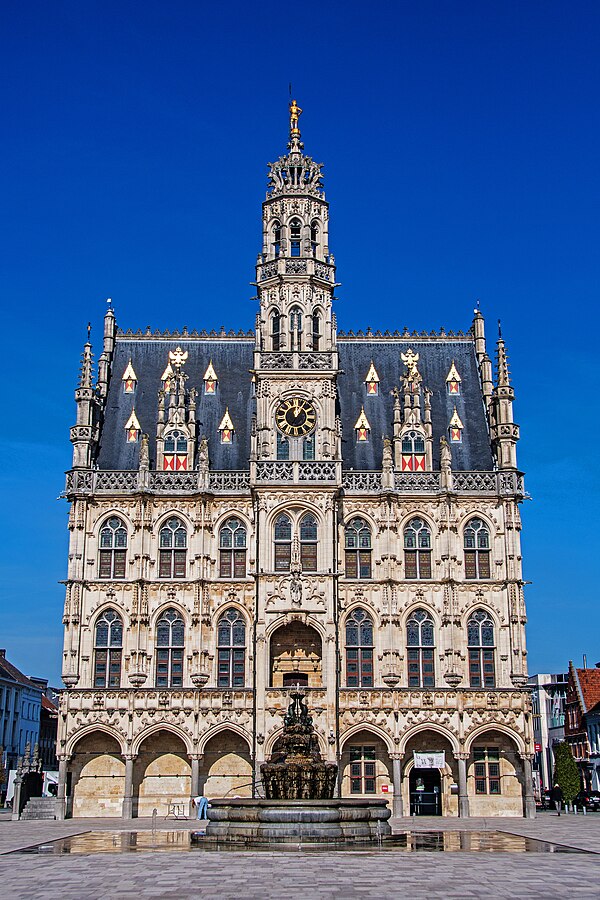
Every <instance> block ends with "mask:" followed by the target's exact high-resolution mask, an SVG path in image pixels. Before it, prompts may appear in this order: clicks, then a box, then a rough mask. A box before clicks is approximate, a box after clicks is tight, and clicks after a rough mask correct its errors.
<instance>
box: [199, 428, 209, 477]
mask: <svg viewBox="0 0 600 900" xmlns="http://www.w3.org/2000/svg"><path fill="white" fill-rule="evenodd" d="M198 468H199V469H200V471H201V472H205V471H206V470H207V469H208V441H207V439H206V437H205V436H204V435H202V437H201V438H200V444H199V446H198Z"/></svg>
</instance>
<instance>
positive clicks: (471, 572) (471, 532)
mask: <svg viewBox="0 0 600 900" xmlns="http://www.w3.org/2000/svg"><path fill="white" fill-rule="evenodd" d="M463 534H464V546H465V578H467V579H469V580H470V581H476V580H478V579H480V578H490V577H491V571H490V532H489V528H488V527H487V525H486V524H485V522H484V521H483V520H482V519H478V518H475V519H470V520H469V521H468V522H467V524H466V525H465V530H464V533H463Z"/></svg>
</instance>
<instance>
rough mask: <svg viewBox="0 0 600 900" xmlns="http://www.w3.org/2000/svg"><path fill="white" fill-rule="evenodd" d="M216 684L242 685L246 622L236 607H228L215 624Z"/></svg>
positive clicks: (243, 682) (222, 685) (225, 686)
mask: <svg viewBox="0 0 600 900" xmlns="http://www.w3.org/2000/svg"><path fill="white" fill-rule="evenodd" d="M217 657H218V659H217V668H218V671H217V686H218V687H220V688H231V687H244V686H245V677H246V671H245V669H246V623H245V621H244V619H243V618H242V616H241V615H240V614H239V612H238V611H237V610H236V609H228V610H227V612H225V613H224V614H223V615H222V616H221V618H220V619H219V623H218V625H217Z"/></svg>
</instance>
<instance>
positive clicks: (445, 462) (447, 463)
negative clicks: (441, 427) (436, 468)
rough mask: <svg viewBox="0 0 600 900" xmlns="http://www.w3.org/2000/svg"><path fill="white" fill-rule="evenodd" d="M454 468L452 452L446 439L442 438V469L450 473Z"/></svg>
mask: <svg viewBox="0 0 600 900" xmlns="http://www.w3.org/2000/svg"><path fill="white" fill-rule="evenodd" d="M451 468H452V451H451V449H450V445H449V443H448V441H447V440H446V438H445V437H443V436H442V437H441V438H440V469H441V470H442V472H449V471H450V470H451Z"/></svg>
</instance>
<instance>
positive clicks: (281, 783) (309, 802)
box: [192, 691, 391, 846]
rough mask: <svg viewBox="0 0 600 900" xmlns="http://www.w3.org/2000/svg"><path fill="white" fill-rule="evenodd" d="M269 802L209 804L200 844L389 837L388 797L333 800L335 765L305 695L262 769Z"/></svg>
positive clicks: (295, 697)
mask: <svg viewBox="0 0 600 900" xmlns="http://www.w3.org/2000/svg"><path fill="white" fill-rule="evenodd" d="M261 775H262V779H263V784H264V788H265V799H264V800H262V799H261V800H258V799H252V800H241V799H226V798H224V799H221V800H211V803H210V808H209V810H208V818H209V822H208V825H207V828H206V834H205V835H200V834H198V835H197V837H195V836H194V835H192V840H195V839H196V840H198V841H199V842H200V841H201V842H202V843H205V842H211V843H213V842H214V843H220V842H221V841H227V842H232V843H241V844H246V845H251V844H269V845H272V846H277V844H283V845H285V844H287V845H289V844H290V843H296V844H300V845H305V844H313V846H314V845H317V844H323V843H325V844H340V843H348V842H356V843H366V842H370V841H377V842H378V843H379V844H380V843H381V840H382V839H384V838H385V837H386V836H388V835H390V834H391V828H390V825H389V822H388V819H389V818H390V816H391V811H390V809H389V807H388V805H387V801H386V800H385V799H361V798H347V799H346V798H344V799H342V798H339V797H338V798H334V796H333V795H334V792H335V787H336V782H337V776H338V767H337V764H336V763H332V762H324V761H323V760H322V758H321V753H320V751H319V742H318V738H317V735H316V734H315V731H314V727H313V723H312V718H311V716H310V715H309V712H308V706H307V704H306V701H305V698H304V694H302V693H300V692H299V691H296V692H294V693H292V695H291V703H290V705H289V707H288V711H287V714H286V716H285V718H284V728H283V734H282V736H281V738H280V740H279V742H278V748H277V750H276V752H275V753H274V754H273V756H272V757H271V759H270V760H269V761H268V762H267V763H264V764H263V765H262V766H261Z"/></svg>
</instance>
